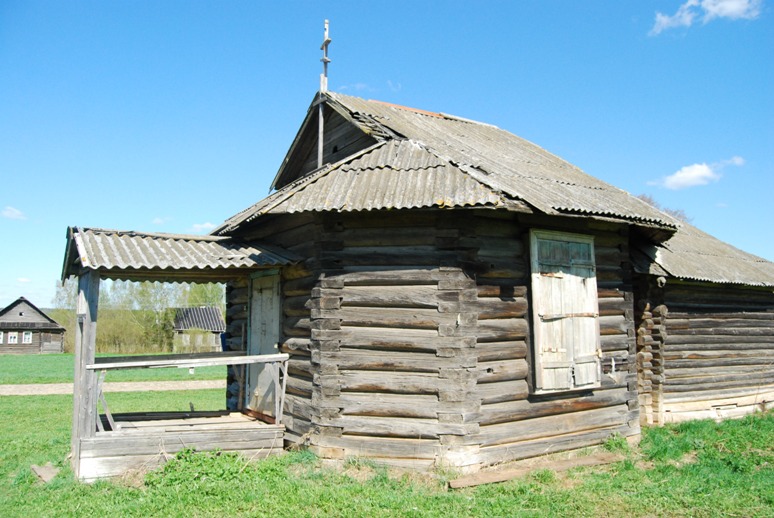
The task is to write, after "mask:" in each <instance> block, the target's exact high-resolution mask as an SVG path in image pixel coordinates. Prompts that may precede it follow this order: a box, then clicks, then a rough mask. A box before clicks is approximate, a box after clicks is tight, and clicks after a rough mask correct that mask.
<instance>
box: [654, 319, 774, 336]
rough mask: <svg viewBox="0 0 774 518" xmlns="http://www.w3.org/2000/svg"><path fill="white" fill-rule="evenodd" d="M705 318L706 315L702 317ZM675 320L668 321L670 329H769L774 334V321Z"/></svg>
mask: <svg viewBox="0 0 774 518" xmlns="http://www.w3.org/2000/svg"><path fill="white" fill-rule="evenodd" d="M702 317H704V315H702ZM702 317H697V318H675V317H674V316H672V315H670V317H669V318H668V319H667V322H668V323H669V328H670V329H706V328H737V327H740V328H753V329H756V328H757V329H768V330H769V331H770V332H774V319H765V320H763V319H757V318H739V317H736V318H731V317H729V318H706V317H704V318H702Z"/></svg>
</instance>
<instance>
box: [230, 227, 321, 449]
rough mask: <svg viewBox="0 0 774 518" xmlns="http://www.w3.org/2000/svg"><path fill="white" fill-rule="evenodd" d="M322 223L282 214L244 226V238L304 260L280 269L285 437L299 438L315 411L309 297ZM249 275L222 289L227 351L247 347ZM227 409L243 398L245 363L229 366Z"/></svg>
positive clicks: (315, 275) (238, 407)
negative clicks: (285, 375) (285, 373)
mask: <svg viewBox="0 0 774 518" xmlns="http://www.w3.org/2000/svg"><path fill="white" fill-rule="evenodd" d="M321 233H322V227H321V226H320V224H319V222H317V220H316V219H315V218H313V217H311V216H300V215H299V216H287V217H283V218H281V219H279V218H278V219H275V220H273V221H265V220H262V221H261V225H259V226H256V227H254V228H251V229H249V230H248V231H247V232H246V233H245V234H244V235H243V237H244V238H245V239H247V240H250V239H255V240H260V241H261V242H264V243H271V244H274V245H277V246H279V247H282V248H284V249H286V250H290V251H292V252H295V253H296V254H298V255H299V256H301V257H305V258H307V259H306V260H303V261H301V262H300V263H298V264H296V265H293V266H290V267H286V268H283V269H282V271H281V279H282V281H281V287H282V297H281V299H282V302H281V304H282V329H281V332H280V347H279V350H280V352H283V353H287V354H289V355H290V359H289V361H288V380H287V387H286V394H285V409H284V416H283V424H284V425H285V428H286V432H285V438H286V439H287V440H290V441H293V442H302V441H303V440H304V437H305V436H306V435H307V434H309V432H310V431H311V429H312V420H313V418H314V417H315V416H316V415H317V414H318V413H319V412H317V411H315V410H314V409H313V407H312V393H313V387H312V385H313V383H312V381H313V379H312V378H313V374H314V369H313V367H312V365H311V334H312V331H311V319H310V313H311V309H310V308H311V305H310V304H311V302H310V301H311V297H312V289H313V288H314V287H315V286H316V284H317V282H318V281H317V279H318V277H319V260H318V259H317V258H318V256H319V246H320V244H319V243H320V236H321ZM249 296H250V293H249V279H248V278H247V277H245V278H244V279H240V280H238V281H233V282H230V283H229V284H228V285H227V287H226V300H227V310H226V335H227V337H226V343H227V345H228V347H229V349H230V350H234V351H244V350H246V347H247V323H248V318H249V313H248V311H249V309H248V301H249ZM226 397H227V408H228V409H230V410H241V405H242V404H243V401H244V367H243V366H234V367H229V370H228V388H227V395H226Z"/></svg>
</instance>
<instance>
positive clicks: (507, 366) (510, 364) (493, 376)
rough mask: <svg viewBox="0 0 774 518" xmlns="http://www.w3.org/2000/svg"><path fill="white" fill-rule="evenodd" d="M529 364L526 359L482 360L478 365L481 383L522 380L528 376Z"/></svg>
mask: <svg viewBox="0 0 774 518" xmlns="http://www.w3.org/2000/svg"><path fill="white" fill-rule="evenodd" d="M528 372H529V365H528V364H527V360H525V359H521V358H520V359H517V360H498V361H492V362H480V363H479V364H478V366H477V367H476V375H477V378H478V382H479V383H494V382H499V381H512V380H522V379H526V378H527V374H528Z"/></svg>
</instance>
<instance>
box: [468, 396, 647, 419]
mask: <svg viewBox="0 0 774 518" xmlns="http://www.w3.org/2000/svg"><path fill="white" fill-rule="evenodd" d="M636 397H637V394H636V393H635V392H631V391H627V390H624V389H615V390H600V391H597V392H596V393H594V394H591V395H578V396H575V397H572V396H571V397H557V398H556V399H549V400H546V401H528V400H518V401H507V402H502V403H495V404H492V405H481V410H480V412H481V426H485V425H493V424H500V423H507V422H514V421H523V420H525V419H534V418H538V417H546V416H550V415H564V414H569V413H572V412H580V411H584V410H593V409H596V408H604V407H609V406H615V405H626V403H627V402H628V401H630V400H632V399H635V398H636Z"/></svg>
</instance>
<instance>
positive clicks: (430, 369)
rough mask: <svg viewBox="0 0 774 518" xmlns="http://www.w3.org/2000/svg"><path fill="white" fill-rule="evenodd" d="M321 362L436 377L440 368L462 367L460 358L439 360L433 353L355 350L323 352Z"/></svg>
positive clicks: (343, 366) (351, 368)
mask: <svg viewBox="0 0 774 518" xmlns="http://www.w3.org/2000/svg"><path fill="white" fill-rule="evenodd" d="M321 361H323V362H325V364H333V365H337V366H338V367H339V369H346V370H383V371H403V372H426V373H434V374H436V375H437V374H438V369H440V368H452V367H458V366H459V365H460V359H459V358H456V357H449V358H439V357H438V356H436V355H435V353H433V352H402V351H378V350H377V351H374V350H368V349H353V348H342V349H341V350H339V351H333V352H323V353H322V358H321Z"/></svg>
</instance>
